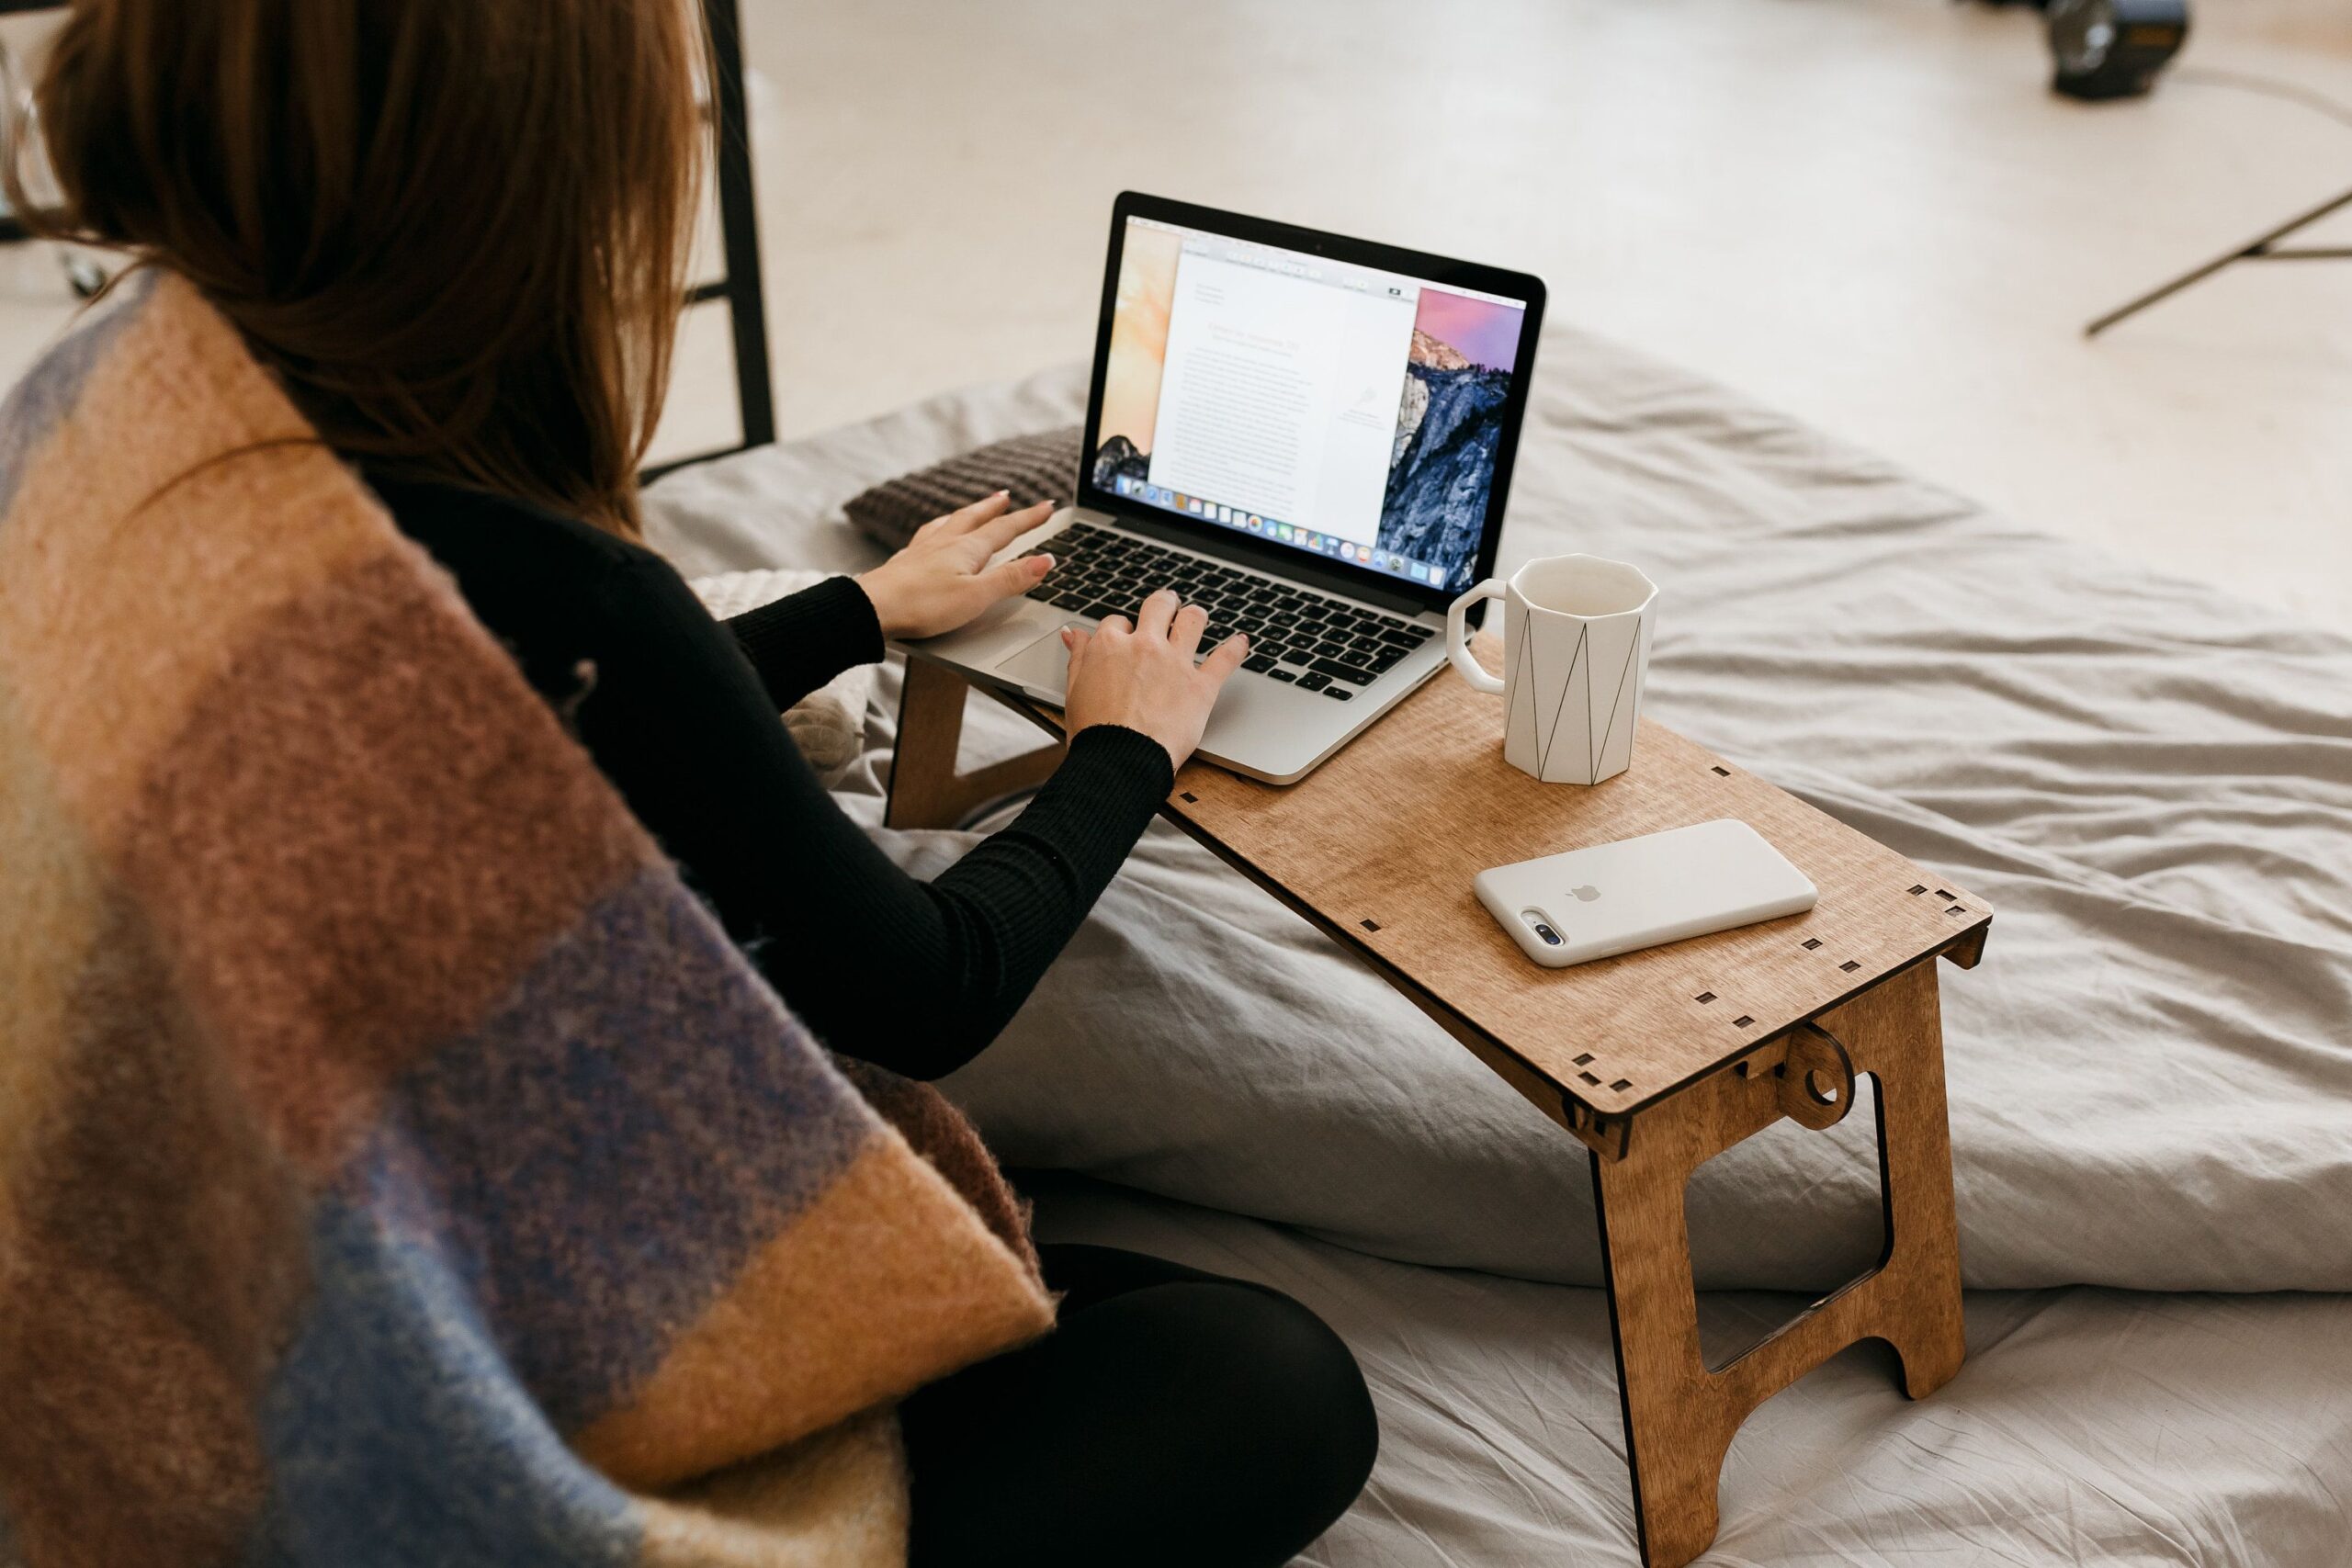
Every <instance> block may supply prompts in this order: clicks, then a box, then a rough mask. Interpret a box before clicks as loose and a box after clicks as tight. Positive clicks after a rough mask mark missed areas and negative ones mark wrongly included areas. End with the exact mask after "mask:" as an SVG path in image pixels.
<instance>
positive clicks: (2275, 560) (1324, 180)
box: [0, 0, 2352, 627]
mask: <svg viewBox="0 0 2352 1568" xmlns="http://www.w3.org/2000/svg"><path fill="white" fill-rule="evenodd" d="M745 5H746V7H747V28H748V30H749V33H750V49H751V54H752V62H753V65H754V67H755V69H756V70H757V72H758V73H759V76H758V79H757V80H756V81H755V82H754V96H755V100H756V106H757V118H758V126H757V137H756V142H757V152H758V155H759V158H760V160H761V186H762V199H763V230H764V233H765V237H766V245H767V274H768V279H769V287H770V305H771V311H772V316H773V321H772V328H773V340H774V344H775V354H776V368H777V393H778V400H779V408H780V412H781V417H782V421H783V423H784V427H785V430H786V434H806V433H808V432H811V431H814V430H817V429H820V428H822V427H824V426H827V425H830V424H834V423H841V422H842V421H846V420H852V419H856V418H861V417H864V416H865V415H868V414H871V413H874V412H878V411H880V410H883V409H887V408H889V407H891V406H893V405H896V404H898V403H900V402H903V401H906V400H910V399H913V398H917V397H920V396H922V395H923V394H924V393H926V392H929V391H932V390H934V389H940V388H943V387H946V386H951V385H956V384H959V383H963V382H967V381H973V380H978V379H983V378H991V377H996V376H1001V375H1007V374H1013V373H1018V372H1023V371H1026V370H1030V369H1033V368H1035V367H1039V366H1042V365H1046V364H1051V363H1054V362H1057V361H1061V360H1067V359H1071V358H1075V357H1078V356H1080V355H1083V354H1084V353H1085V352H1086V350H1087V348H1088V346H1089V344H1090V343H1091V334H1092V331H1093V312H1094V307H1095V300H1096V289H1097V288H1098V286H1099V278H1100V268H1101V265H1102V249H1103V234H1104V230H1105V220H1106V215H1107V212H1108V209H1109V206H1110V202H1111V198H1112V197H1113V195H1114V193H1115V192H1116V191H1118V190H1119V189H1120V188H1121V187H1122V186H1135V187H1137V188H1140V189H1146V190H1152V191H1157V192H1161V193H1164V194H1167V195H1172V196H1181V197H1190V198H1193V199H1195V200H1200V201H1205V202H1209V203H1212V204H1216V205H1222V206H1230V207H1237V208H1240V209H1244V210H1251V211H1259V212H1263V213H1266V214H1269V215H1272V216H1278V217H1283V218H1289V219H1293V220H1297V221H1301V222H1306V223H1312V224H1317V225H1319V226H1323V227H1329V228H1334V229H1339V230H1343V231H1350V232H1357V233H1363V234H1365V235H1369V236H1372V237H1375V238H1380V239H1386V240H1392V241H1396V242H1398V243H1407V244H1413V245H1419V246H1422V247H1425V248H1429V249H1434V250H1447V251H1453V252H1455V253H1456V254H1465V255H1469V256H1473V257H1477V258H1481V259H1485V260H1490V261H1495V262H1499V263H1506V264H1509V265H1515V266H1522V267H1527V268H1530V269H1532V270H1533V271H1536V272H1539V273H1541V274H1542V275H1543V276H1544V277H1545V278H1546V279H1547V280H1548V282H1549V283H1550V285H1551V290H1552V301H1553V304H1552V309H1553V310H1554V312H1555V314H1556V315H1558V316H1561V317H1564V318H1568V319H1573V320H1576V321H1579V322H1582V323H1584V324H1586V325H1589V326H1591V327H1594V328H1596V329H1599V330H1600V331H1602V332H1605V333H1611V334H1613V335H1615V336H1617V337H1620V338H1622V339H1624V340H1626V341H1629V342H1632V343H1634V344H1639V345H1641V346H1642V347H1645V348H1646V349H1649V350H1651V351H1653V352H1655V353H1657V354H1660V355H1666V356H1668V357H1671V358H1673V359H1676V360H1679V361H1680V362H1682V363H1684V364H1688V365H1691V366H1693V367H1698V368H1700V369H1702V370H1704V371H1706V372H1708V373H1710V374H1712V375H1713V376H1715V377H1717V378H1721V379H1723V380H1725V381H1728V382H1730V383H1732V384H1734V385H1736V386H1738V387H1740V388H1743V389H1747V391H1749V392H1751V393H1753V394H1755V395H1757V396H1758V397H1760V398H1762V399H1765V400H1769V401H1770V402H1772V403H1775V404H1778V405H1780V406H1781V407H1784V408H1787V409H1790V410H1792V411H1793V412H1797V413H1799V414H1802V415H1804V417H1806V418H1808V419H1810V420H1812V421H1814V422H1815V423H1818V424H1820V425H1821V426H1823V427H1824V428H1826V429H1828V430H1830V431H1833V432H1836V433H1837V434H1840V435H1844V436H1847V437H1850V438H1852V439H1854V440H1856V441H1859V442H1860V443H1862V444H1865V445H1867V446H1871V447H1874V448H1876V449H1878V450H1880V451H1882V452H1883V453H1885V454H1887V455H1888V456H1890V457H1894V458H1896V459H1897V460H1899V461H1901V462H1904V463H1905V464H1907V465H1909V466H1910V467H1912V468H1916V469H1917V470H1919V471H1921V472H1923V473H1926V474H1928V475H1929V476H1930V477H1933V478H1935V479H1939V480H1941V481H1943V482H1945V483H1948V484H1950V485H1951V486H1953V487H1955V488H1957V489H1960V490H1962V491H1967V492H1968V493H1970V494H1973V495H1975V496H1978V497H1980V498H1982V499H1984V500H1985V501H1988V502H1992V503H1994V504H1996V505H1997V506H1999V507H2000V508H2002V509H2004V510H2005V511H2007V512H2008V513H2011V514H2012V515H2014V516H2016V517H2018V519H2020V520H2023V521H2027V522H2030V523H2032V524H2035V525H2040V526H2042V527H2045V528H2050V529H2053V530H2057V531H2060V532H2064V533H2067V534H2071V535H2075V536H2080V537H2083V538H2086V539H2088V540H2092V541H2096V542H2098V543H2099V544H2102V545H2104V546H2107V547H2110V548H2112V549H2115V550H2118V551H2120V552H2122V553H2124V554H2127V555H2130V556H2132V557H2135V558H2139V559H2141V560H2143V561H2148V562H2151V563H2154V564H2156V565H2158V566H2160V567H2162V568H2164V569H2165V570H2171V571H2174V572H2178V573H2183V574H2188V575H2193V576H2201V577H2209V578H2211V579H2214V580H2217V581H2222V582H2224V583H2226V584H2228V585H2229V586H2230V587H2232V588H2233V589H2234V590H2235V591H2237V592H2241V593H2244V594H2246V595H2249V596H2253V597H2256V598H2259V599H2262V600H2265V601H2267V602H2269V603H2272V604H2277V605H2279V606H2280V607H2281V608H2282V609H2284V610H2286V611H2289V612H2290V613H2292V614H2294V615H2299V616H2301V617H2303V618H2306V619H2317V620H2324V621H2327V622H2331V623H2333V624H2335V625H2336V626H2345V627H2352V262H2341V263H2300V262H2299V263H2278V264H2272V265H2267V266H2260V267H2252V266H2249V267H2242V268H2238V269H2236V270H2235V271H2234V272H2233V273H2232V274H2230V275H2227V276H2223V277H2222V278H2221V279H2220V280H2218V281H2216V282H2215V283H2212V284H2211V285H2208V286H2205V287H2202V288H2199V289H2198V290H2196V291H2194V292H2192V293H2190V294H2188V295H2186V296H2184V297H2182V298H2181V299H2177V300H2175V301H2173V302H2171V303H2168V304H2166V305H2164V306H2161V307H2159V308H2158V309H2157V310H2156V311H2155V312H2154V313H2153V314H2151V315H2149V316H2147V317H2145V318H2143V320H2141V321H2135V322H2132V323H2131V324H2128V325H2126V326H2125V327H2122V328H2120V329H2119V330H2118V331H2117V332H2115V333H2113V334H2112V335H2110V336H2109V337H2107V338H2104V339H2102V340H2100V341H2099V342H2098V343H2097V344H2086V343H2085V342H2084V341H2083V340H2082V338H2081V337H2080V335H2079V328H2080V326H2081V324H2082V323H2083V322H2084V321H2086V320H2087V319H2088V318H2089V317H2091V316H2093V315H2095V314H2097V313H2098V311H2100V310H2103V309H2105V308H2107V307H2108V306H2109V305H2111V304H2114V303H2117V302H2120V300H2121V299H2124V298H2125V297H2127V296H2129V295H2131V294H2132V293H2135V292H2137V291H2138V290H2139V289H2140V288H2142V287H2143V286H2145V285H2147V284H2150V283H2153V282H2154V281H2156V280H2158V279H2160V278H2162V277H2164V276H2167V275H2168V274H2170V273H2172V272H2175V271H2177V270H2179V269H2180V268H2182V267H2184V266H2186V265H2189V264H2191V263H2193V262H2197V261H2199V260H2202V259H2204V258H2205V257H2206V256H2207V255H2208V254H2211V253H2214V252H2217V251H2219V250H2222V249H2223V248H2225V247H2227V246H2230V245H2233V244H2235V243H2239V242H2241V241H2242V240H2244V239H2245V238H2247V237H2250V236H2251V234H2252V233H2253V232H2254V231H2257V230H2259V229H2261V228H2264V227H2267V225H2269V224H2270V223H2272V222H2274V221H2277V220H2280V219H2282V218H2284V217H2286V216H2288V215H2290V214H2291V213H2292V212H2294V211H2296V210H2298V209H2302V208H2305V207H2308V206H2311V205H2312V204H2314V203H2316V202H2317V201H2319V200H2321V199H2323V198H2324V197H2328V196H2331V195H2334V194H2335V193H2336V192H2338V191H2340V190H2342V189H2344V188H2346V187H2347V186H2352V124H2344V123H2337V122H2335V121H2332V120H2330V119H2328V118H2324V116H2322V115H2321V114H2319V113H2316V112H2314V111H2312V109H2309V108H2307V107H2301V106H2299V105H2296V104H2291V103H2285V102H2280V101H2278V100H2276V99H2273V98H2268V97H2264V96H2256V95H2255V94H2252V93H2249V92H2245V91H2243V90H2240V89H2237V88H2232V87H2224V86H2220V85H2210V84H2206V83H2195V82H2191V81H2189V80H2187V79H2186V78H2185V77H2184V78H2182V79H2178V80H2169V81H2166V82H2165V83H2164V84H2163V85H2161V86H2160V88H2159V90H2158V91H2157V93H2156V94H2155V95H2154V96H2152V97H2150V98H2148V99H2146V100H2144V101H2139V102H2131V103H2125V104H2119V105H2110V106H2100V107H2084V106H2080V105H2075V104H2072V103H2069V102H2065V101H2064V100H2059V99H2056V98H2053V97H2052V96H2051V95H2050V94H2049V93H2048V92H2047V91H2046V88H2045V80H2044V78H2045V71H2046V55H2045V52H2044V51H2043V48H2042V46H2041V40H2040V38H2039V35H2038V30H2037V29H2038V18H2037V17H2034V16H2033V15H2032V14H2030V13H2029V12H2027V11H2024V10H2021V9H2020V10H2015V11H2005V10H1993V9H1987V8H1985V7H1982V6H1974V5H1961V4H1951V3H1947V0H1444V3H1442V4H1435V3H1432V0H1091V3H1087V4H1080V3H1077V0H987V3H985V4H973V3H969V0H745ZM2179 63H2180V64H2181V65H2182V66H2186V67H2193V68H2199V69H2206V70H2224V69H2226V70H2232V71H2242V72H2254V73H2264V74H2267V75H2272V76H2276V77H2278V78H2280V79H2282V80H2286V81H2290V82H2292V83H2296V84H2300V85H2304V86H2306V87H2308V88H2311V89H2313V90H2316V91H2319V92H2322V93H2324V94H2327V95H2330V96H2333V97H2335V99H2337V100H2338V101H2341V102H2343V103H2345V104H2346V105H2347V106H2352V6H2346V5H2345V4H2344V0H2200V3H2199V5H2198V6H2197V33H2196V36H2195V37H2194V38H2193V39H2192V41H2191V43H2190V46H2189V49H2188V51H2187V52H2186V53H2185V54H2184V56H2183V58H2182V60H2181V62H2179ZM2312 240H2313V241H2314V242H2319V241H2325V242H2327V243H2336V244H2346V243H2352V214H2347V215H2345V216H2344V217H2343V218H2341V219H2340V220H2338V221H2336V222H2334V223H2332V224H2331V225H2330V226H2329V227H2328V228H2327V229H2326V230H2325V231H2320V232H2314V234H2313V235H2312ZM54 276H55V275H54V269H53V268H52V267H51V266H49V265H44V264H43V263H42V262H41V260H40V258H37V257H30V256H26V255H23V254H18V255H15V256H7V257H5V259H0V373H6V371H8V370H9V369H11V368H12V367H14V366H16V365H18V364H21V363H22V361H23V359H24V358H25V357H26V356H28V355H29V354H30V353H31V352H32V351H33V349H34V347H35V346H37V344H38V343H39V342H40V340H41V339H42V338H44V337H45V336H46V335H47V334H48V333H50V332H51V331H53V330H54V325H55V323H56V321H58V320H60V319H61V317H62V310H63V306H62V292H61V291H60V290H59V288H58V287H57V285H56V283H55V281H54ZM710 314H712V313H706V315H710ZM1542 374H1544V375H1546V376H1555V377H1566V376H1574V375H1576V374H1577V367H1576V366H1575V365H1573V364H1569V363H1556V362H1555V363H1548V364H1546V365H1544V367H1543V368H1542ZM728 375H729V370H728V367H727V363H726V357H725V347H724V336H723V329H722V327H721V324H720V323H719V322H718V321H716V320H705V321H699V322H697V324H696V325H695V328H694V330H693V331H692V333H690V338H689V344H688V349H687V352H686V354H685V355H684V369H683V371H682V381H681V386H680V389H679V393H680V395H679V397H678V399H677V401H676V406H675V408H674V410H673V421H672V429H671V431H670V432H669V433H668V434H667V436H666V438H665V445H666V446H669V447H671V448H673V449H676V448H680V447H684V446H695V445H705V444H707V443H708V441H709V440H710V439H711V438H712V437H713V436H714V435H717V434H724V427H725V425H726V424H727V423H728V419H729V415H728V414H727V412H726V410H727V408H728V406H729V405H728V392H729V382H728Z"/></svg>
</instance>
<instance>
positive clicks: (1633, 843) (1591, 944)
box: [1475, 817, 1820, 969]
mask: <svg viewBox="0 0 2352 1568" xmlns="http://www.w3.org/2000/svg"><path fill="white" fill-rule="evenodd" d="M1475 886H1476V888H1477V891H1478V902H1480V903H1481V904H1484V905H1485V906H1486V907H1487V913H1488V914H1490V915H1492V916H1494V917H1495V919H1497V920H1498V921H1499V922H1501V924H1502V928H1503V930H1504V931H1509V932H1510V936H1511V940H1512V941H1514V942H1518V943H1519V945H1520V948H1521V951H1523V952H1524V953H1526V954H1527V956H1528V957H1530V958H1532V959H1533V960H1535V962H1536V963H1538V964H1543V965H1544V967H1545V968H1547V969H1561V968H1565V967H1566V966H1567V965H1568V964H1586V963H1589V962H1590V961H1592V960H1593V959H1596V958H1609V957H1613V956H1614V955H1616V954H1617V953H1632V952H1634V951H1636V950H1638V949H1641V948H1645V947H1656V946H1658V945H1659V944H1660V943H1663V942H1680V941H1682V940H1683V939H1684V938H1686V937H1694V936H1705V935H1706V934H1707V933H1708V932H1710V931H1729V930H1730V929H1731V928H1732V927H1734V926H1745V925H1750V924H1753V923H1754V922H1756V921H1758V920H1772V919H1780V918H1781V916H1783V915H1798V914H1803V913H1804V911H1805V910H1807V909H1810V908H1813V906H1814V901H1815V899H1816V898H1818V897H1820V894H1819V893H1818V891H1817V890H1816V889H1815V887H1814V886H1813V884H1812V883H1811V882H1810V881H1808V880H1807V879H1806V877H1805V874H1804V873H1803V872H1801V871H1799V870H1798V869H1797V868H1796V867H1795V866H1793V865H1791V864H1790V863H1788V861H1787V860H1786V859H1785V858H1784V857H1783V856H1782V855H1781V852H1780V851H1778V850H1776V849H1774V848H1773V847H1772V846H1771V845H1770V844H1769V843H1766V842H1765V841H1764V836H1763V835H1762V834H1760V833H1758V831H1757V830H1756V829H1753V828H1751V827H1749V826H1748V825H1747V823H1745V822H1740V821H1735V820H1734V819H1732V818H1728V817H1726V818H1721V819H1719V820H1716V821H1713V822H1701V823H1697V824H1695V825H1694V826H1691V827H1689V828H1676V829H1672V830H1670V831H1668V832H1664V833H1650V834H1645V836H1643V837H1641V838H1638V839H1623V840H1618V841H1617V842H1615V843H1611V844H1594V845H1592V846H1590V847H1589V848H1588V849H1581V850H1570V851H1568V852H1566V854H1557V855H1545V856H1544V857H1543V858H1542V859H1540V860H1524V861H1521V862H1519V863H1517V864H1515V865H1498V866H1496V867H1494V868H1493V869H1492V870H1490V871H1482V872H1480V873H1479V874H1478V876H1477V880H1476V884H1475ZM1547 931H1548V932H1549V933H1550V935H1549V937H1548V938H1547V937H1546V935H1545V932H1547Z"/></svg>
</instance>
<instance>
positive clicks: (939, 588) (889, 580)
mask: <svg viewBox="0 0 2352 1568" xmlns="http://www.w3.org/2000/svg"><path fill="white" fill-rule="evenodd" d="M1011 505H1012V500H1011V498H1010V497H1008V496H1007V495H1006V494H1005V492H1004V491H997V492H996V493H995V494H994V495H991V496H989V497H987V498H986V499H985V500H981V501H976V502H973V503H972V504H971V505H969V506H967V507H966V508H964V509H963V510H962V511H961V512H951V513H948V514H947V515H946V516H944V517H934V518H933V519H932V520H931V521H930V522H928V523H926V524H924V525H922V527H920V528H918V529H916V530H915V536H914V537H913V538H911V539H910V540H908V541H907V547H906V548H905V549H903V550H900V551H899V553H898V554H897V555H895V556H892V557H891V558H889V559H888V560H886V561H884V562H883V563H882V564H881V565H880V566H877V567H876V568H875V569H874V570H872V571H869V572H866V573H865V574H864V575H863V576H861V577H860V578H858V580H857V583H858V586H859V587H861V588H863V589H865V596H866V597H867V598H869V599H871V600H873V601H874V615H875V618H876V619H877V620H879V621H880V622H881V623H882V635H883V636H884V637H937V636H938V635H939V634H940V633H942V632H952V631H954V630H955V629H956V627H957V626H962V625H963V624H964V623H965V622H967V621H968V620H970V619H972V618H973V617H974V616H976V615H978V614H979V613H980V612H981V611H983V610H986V609H988V608H989V606H990V605H992V604H998V603H999V602H1001V601H1002V600H1006V599H1011V598H1012V597H1014V596H1015V595H1016V594H1022V593H1026V592H1029V590H1031V589H1032V588H1035V587H1036V586H1037V582H1038V580H1039V579H1041V578H1043V577H1044V576H1045V575H1046V573H1047V572H1049V571H1051V570H1053V569H1054V558H1053V557H1051V556H1028V557H1015V558H1012V560H1009V561H1002V562H1000V563H999V564H998V565H996V566H993V567H991V566H989V557H990V556H992V555H994V554H996V553H997V551H999V550H1001V549H1002V548H1004V547H1005V546H1007V545H1009V544H1011V543H1012V541H1013V540H1015V539H1017V538H1019V537H1020V536H1022V535H1023V534H1025V533H1027V532H1028V531H1029V530H1030V529H1032V528H1035V526H1037V525H1038V524H1040V523H1043V522H1044V521H1045V520H1046V518H1048V517H1051V516H1052V515H1053V514H1054V507H1055V505H1056V503H1055V502H1050V501H1041V502H1038V503H1037V504H1036V505H1035V506H1027V507H1023V508H1022V509H1021V510H1020V511H1018V512H1008V511H1006V510H1005V509H1006V508H1007V507H1009V506H1011Z"/></svg>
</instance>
